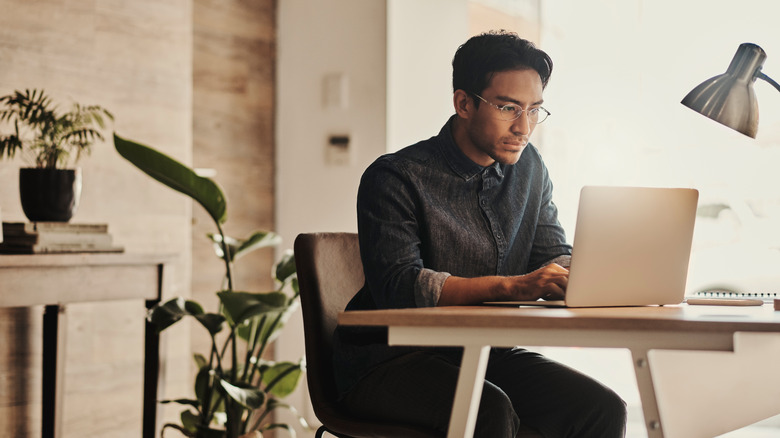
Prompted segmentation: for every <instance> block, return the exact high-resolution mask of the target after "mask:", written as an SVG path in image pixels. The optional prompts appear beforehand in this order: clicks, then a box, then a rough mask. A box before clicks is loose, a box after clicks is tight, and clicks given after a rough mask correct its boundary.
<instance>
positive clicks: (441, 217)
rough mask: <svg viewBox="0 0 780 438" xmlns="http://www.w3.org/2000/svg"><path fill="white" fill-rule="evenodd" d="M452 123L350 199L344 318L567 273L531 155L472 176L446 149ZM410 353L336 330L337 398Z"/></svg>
mask: <svg viewBox="0 0 780 438" xmlns="http://www.w3.org/2000/svg"><path fill="white" fill-rule="evenodd" d="M452 120H453V119H450V120H449V121H448V122H447V124H446V125H444V127H443V128H442V130H441V132H439V135H437V136H435V137H432V138H430V139H428V140H425V141H422V142H420V143H417V144H415V145H412V146H409V147H407V148H404V149H402V150H400V151H398V152H396V153H393V154H387V155H384V156H382V157H380V158H378V159H377V160H376V161H375V162H374V163H373V164H372V165H371V166H369V168H368V169H367V170H366V171H365V173H364V174H363V178H362V179H361V182H360V188H359V190H358V201H357V210H358V234H359V239H360V255H361V258H362V260H363V269H364V272H365V276H366V283H365V285H364V286H363V288H362V289H361V290H360V291H359V292H358V293H357V294H356V295H355V297H354V298H353V299H352V300H351V301H350V303H349V304H348V305H347V310H368V309H388V308H404V307H428V306H435V305H436V303H437V302H438V300H439V295H440V293H441V288H442V285H443V284H444V281H445V280H446V279H447V277H449V276H450V275H456V276H460V277H478V276H485V275H521V274H526V273H528V272H531V271H533V270H535V269H537V268H539V267H541V266H543V265H545V264H548V263H550V262H552V261H556V262H559V263H561V264H563V265H564V266H567V265H568V258H569V256H570V254H571V246H570V245H568V244H567V243H566V236H565V235H564V231H563V228H562V227H561V225H560V223H559V222H558V215H557V209H556V207H555V204H553V202H552V183H551V182H550V178H549V175H548V172H547V168H546V167H545V165H544V162H543V161H542V157H541V156H540V155H539V152H538V150H537V149H536V148H535V147H534V146H533V145H530V144H529V145H528V146H527V147H526V148H525V150H524V151H523V153H522V155H521V157H520V160H519V161H518V163H517V164H514V165H501V164H498V163H494V164H492V165H491V166H488V167H482V166H479V165H477V164H475V163H474V162H473V161H471V160H470V159H469V158H468V157H467V156H466V155H464V154H463V152H461V150H460V149H459V148H458V147H457V145H456V144H455V141H454V139H453V137H452ZM406 351H410V350H409V349H408V348H397V347H388V346H387V344H386V331H384V332H383V331H381V330H372V329H361V328H346V327H340V328H339V329H338V330H337V331H336V336H335V339H334V365H335V372H336V377H337V384H338V385H339V390H340V391H341V392H342V393H343V392H344V391H346V390H348V388H349V387H351V386H352V385H353V384H354V383H355V382H356V381H357V380H358V379H359V378H360V377H361V376H363V375H364V374H365V373H366V372H367V371H368V370H370V368H371V367H372V366H374V365H376V364H378V363H380V362H382V361H384V360H387V359H389V358H391V357H394V356H397V355H399V354H403V353H404V352H406Z"/></svg>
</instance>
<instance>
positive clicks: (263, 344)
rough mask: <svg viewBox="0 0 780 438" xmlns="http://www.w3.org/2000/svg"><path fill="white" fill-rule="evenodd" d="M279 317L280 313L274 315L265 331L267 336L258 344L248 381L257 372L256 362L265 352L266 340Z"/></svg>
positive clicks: (277, 322) (277, 323) (257, 362)
mask: <svg viewBox="0 0 780 438" xmlns="http://www.w3.org/2000/svg"><path fill="white" fill-rule="evenodd" d="M281 319H282V314H281V313H279V314H278V315H277V316H276V319H274V322H272V323H271V326H270V327H269V328H268V331H267V332H266V333H267V336H266V338H265V340H264V341H263V342H262V343H261V344H260V349H259V351H258V352H257V354H256V355H255V363H254V364H253V366H252V372H251V374H249V380H247V381H248V382H250V383H251V382H252V380H253V379H254V378H255V373H256V372H257V367H258V364H259V363H260V358H261V357H263V353H264V352H265V348H266V347H267V346H268V342H267V340H268V337H269V336H270V334H271V333H273V331H274V330H275V329H276V326H277V325H279V321H280V320H281Z"/></svg>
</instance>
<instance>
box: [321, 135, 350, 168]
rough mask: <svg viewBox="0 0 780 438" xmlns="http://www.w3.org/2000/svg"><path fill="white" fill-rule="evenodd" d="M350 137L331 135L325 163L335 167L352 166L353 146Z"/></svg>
mask: <svg viewBox="0 0 780 438" xmlns="http://www.w3.org/2000/svg"><path fill="white" fill-rule="evenodd" d="M350 143H351V139H350V136H349V135H346V134H340V135H331V136H330V137H328V143H327V145H325V163H327V164H330V165H333V166H349V165H351V164H352V145H351V144H350Z"/></svg>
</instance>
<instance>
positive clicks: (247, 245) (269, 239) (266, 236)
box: [233, 231, 282, 259]
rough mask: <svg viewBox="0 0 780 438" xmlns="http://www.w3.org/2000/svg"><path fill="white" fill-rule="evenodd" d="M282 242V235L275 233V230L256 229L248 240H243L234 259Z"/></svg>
mask: <svg viewBox="0 0 780 438" xmlns="http://www.w3.org/2000/svg"><path fill="white" fill-rule="evenodd" d="M281 242H282V236H280V235H278V234H276V233H274V232H273V231H255V232H254V233H252V235H251V236H249V237H248V238H247V239H246V240H243V241H241V246H239V247H238V250H236V252H235V254H233V258H234V259H238V257H239V256H242V255H244V254H246V253H249V252H252V251H254V250H256V249H259V248H266V247H269V246H276V245H278V244H280V243H281Z"/></svg>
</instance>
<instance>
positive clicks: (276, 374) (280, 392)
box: [263, 362, 303, 398]
mask: <svg viewBox="0 0 780 438" xmlns="http://www.w3.org/2000/svg"><path fill="white" fill-rule="evenodd" d="M302 373H303V367H302V366H301V364H300V363H292V362H279V363H277V364H275V365H274V366H272V367H271V368H269V369H268V370H267V371H266V372H265V373H263V383H265V384H266V385H269V384H272V385H273V386H272V387H270V388H266V389H267V390H268V392H269V393H270V394H273V395H275V396H277V397H279V398H284V397H287V396H288V395H290V394H292V392H293V391H295V388H296V387H297V386H298V381H300V379H301V374H302Z"/></svg>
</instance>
